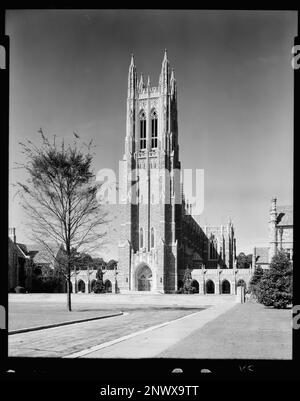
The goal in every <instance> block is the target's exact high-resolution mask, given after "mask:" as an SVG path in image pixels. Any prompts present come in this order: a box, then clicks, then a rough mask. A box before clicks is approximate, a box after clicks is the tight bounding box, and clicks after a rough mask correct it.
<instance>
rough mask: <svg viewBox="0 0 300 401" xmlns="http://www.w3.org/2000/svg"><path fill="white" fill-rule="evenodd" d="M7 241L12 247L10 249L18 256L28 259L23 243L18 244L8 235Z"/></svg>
mask: <svg viewBox="0 0 300 401" xmlns="http://www.w3.org/2000/svg"><path fill="white" fill-rule="evenodd" d="M8 241H9V243H10V246H11V247H12V249H14V251H15V252H16V254H17V255H18V257H19V258H23V259H29V256H28V253H27V249H26V246H25V245H24V244H18V243H16V242H14V241H13V240H12V239H11V238H10V237H8ZM24 247H25V248H24Z"/></svg>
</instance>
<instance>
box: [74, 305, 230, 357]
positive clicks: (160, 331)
mask: <svg viewBox="0 0 300 401" xmlns="http://www.w3.org/2000/svg"><path fill="white" fill-rule="evenodd" d="M234 305H235V304H233V303H229V302H228V303H226V304H223V305H222V304H218V305H214V306H211V307H209V308H207V309H205V310H202V311H200V312H196V313H193V314H191V315H189V316H185V317H183V318H180V319H177V320H175V321H172V322H170V323H165V324H163V325H161V326H160V327H156V326H154V327H152V328H149V329H147V330H143V331H139V332H136V333H133V334H132V335H131V336H129V337H128V336H124V337H120V338H118V339H116V340H115V341H113V342H111V341H109V342H107V343H104V344H103V343H102V344H100V345H99V346H95V347H92V348H91V349H86V350H84V351H81V352H78V353H75V354H71V355H68V356H67V357H68V358H81V357H82V358H153V357H155V356H157V354H159V353H160V352H162V351H164V350H165V349H167V348H169V347H171V346H173V345H175V344H177V343H178V342H179V341H181V340H182V339H184V338H185V337H187V336H188V335H189V334H191V333H192V332H194V331H195V330H197V329H199V328H201V327H202V326H204V325H205V324H206V323H208V322H210V321H211V320H213V319H215V318H216V317H218V316H219V315H221V314H223V313H224V312H226V311H228V310H229V309H231V308H232V307H233V306H234Z"/></svg>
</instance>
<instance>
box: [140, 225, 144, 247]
mask: <svg viewBox="0 0 300 401" xmlns="http://www.w3.org/2000/svg"><path fill="white" fill-rule="evenodd" d="M140 248H144V230H143V228H142V227H141V228H140Z"/></svg>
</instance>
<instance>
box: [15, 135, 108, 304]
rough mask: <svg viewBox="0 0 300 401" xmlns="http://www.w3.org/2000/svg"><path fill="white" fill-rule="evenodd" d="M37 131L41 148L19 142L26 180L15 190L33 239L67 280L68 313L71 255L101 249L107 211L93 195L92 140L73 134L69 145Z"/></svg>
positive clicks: (94, 186)
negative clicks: (81, 140) (54, 249)
mask: <svg viewBox="0 0 300 401" xmlns="http://www.w3.org/2000/svg"><path fill="white" fill-rule="evenodd" d="M39 132H40V134H41V145H40V146H36V145H35V144H33V143H32V142H31V141H27V142H26V143H20V145H21V146H22V153H24V155H25V157H26V159H25V162H24V163H23V164H19V167H20V168H24V169H25V170H26V172H27V175H28V179H27V180H26V181H25V182H24V183H22V182H18V183H17V187H18V193H19V195H20V196H21V204H22V206H23V208H24V210H25V212H26V214H27V216H28V217H29V219H30V229H31V233H32V238H33V239H34V241H36V242H37V243H39V244H42V245H43V246H44V247H45V249H47V251H48V252H49V254H51V255H52V257H53V259H54V262H55V266H56V268H57V269H59V271H60V272H61V274H62V275H63V276H64V277H65V279H66V282H67V297H68V298H67V299H68V302H67V305H68V310H69V311H71V310H72V308H71V276H72V269H73V268H74V266H75V264H74V261H75V258H76V256H77V255H78V251H80V252H91V251H93V250H95V249H96V248H98V249H99V245H100V242H101V241H102V239H103V237H104V235H105V232H103V230H101V226H102V225H103V224H104V223H105V217H106V213H105V212H104V211H103V210H102V207H101V205H100V203H99V199H97V197H96V194H97V190H98V189H99V184H97V183H96V181H95V175H94V173H93V171H92V160H93V154H92V153H91V149H92V142H90V143H89V144H88V145H86V144H81V145H79V144H78V138H79V136H78V135H76V136H75V133H74V137H75V139H74V142H73V144H72V145H67V146H65V143H64V141H62V142H61V143H60V144H59V145H58V144H57V143H56V138H55V136H54V138H53V141H51V142H50V141H49V140H48V138H47V137H46V136H45V135H44V133H43V131H42V130H41V129H40V130H39ZM53 243H55V244H56V245H63V248H64V253H63V255H61V254H60V257H59V258H57V255H55V254H54V253H53V252H52V246H51V244H53ZM75 270H76V269H74V272H75ZM75 273H76V272H75Z"/></svg>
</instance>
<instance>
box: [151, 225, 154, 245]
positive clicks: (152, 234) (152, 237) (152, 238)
mask: <svg viewBox="0 0 300 401" xmlns="http://www.w3.org/2000/svg"><path fill="white" fill-rule="evenodd" d="M151 248H154V228H153V227H152V228H151Z"/></svg>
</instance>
